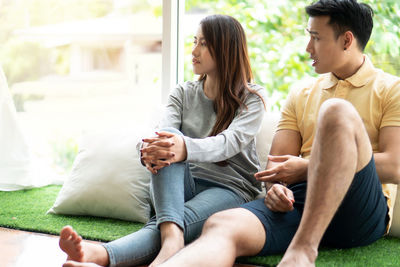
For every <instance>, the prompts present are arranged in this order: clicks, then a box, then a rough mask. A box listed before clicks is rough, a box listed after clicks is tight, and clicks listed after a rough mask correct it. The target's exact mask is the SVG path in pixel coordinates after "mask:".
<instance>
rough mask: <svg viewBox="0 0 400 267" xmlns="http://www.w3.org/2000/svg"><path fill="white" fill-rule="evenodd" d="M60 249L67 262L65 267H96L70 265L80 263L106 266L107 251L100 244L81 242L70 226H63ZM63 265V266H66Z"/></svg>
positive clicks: (107, 262)
mask: <svg viewBox="0 0 400 267" xmlns="http://www.w3.org/2000/svg"><path fill="white" fill-rule="evenodd" d="M59 245H60V248H61V249H62V250H63V251H64V252H65V253H67V255H68V258H67V260H69V261H71V262H67V263H68V264H70V265H65V266H96V265H93V264H92V265H71V264H77V263H74V262H78V263H82V262H86V263H95V264H99V265H100V266H108V264H109V258H108V253H107V250H106V249H105V248H104V247H103V246H102V245H100V244H93V243H89V242H83V241H82V237H80V236H79V235H78V234H77V233H76V232H75V231H74V230H73V229H72V227H71V226H65V227H64V228H63V229H62V230H61V233H60V241H59ZM67 263H65V264H67Z"/></svg>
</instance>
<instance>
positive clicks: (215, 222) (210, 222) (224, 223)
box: [202, 210, 233, 234]
mask: <svg viewBox="0 0 400 267" xmlns="http://www.w3.org/2000/svg"><path fill="white" fill-rule="evenodd" d="M232 219H233V218H232V215H231V214H230V210H224V211H220V212H217V213H214V214H213V215H211V216H210V218H208V219H207V221H206V222H205V223H204V226H203V232H202V233H203V234H209V233H215V232H225V231H227V230H228V228H229V227H230V220H232ZM227 232H228V233H229V232H230V231H229V230H228V231H227Z"/></svg>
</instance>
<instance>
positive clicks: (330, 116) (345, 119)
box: [318, 98, 362, 130]
mask: <svg viewBox="0 0 400 267" xmlns="http://www.w3.org/2000/svg"><path fill="white" fill-rule="evenodd" d="M318 123H319V125H320V127H324V128H329V129H330V130H334V129H335V128H338V129H341V130H344V128H346V127H349V128H353V127H359V124H360V123H361V124H362V121H361V118H360V116H359V115H358V112H357V111H356V109H355V108H354V106H353V105H352V104H351V103H350V102H348V101H346V100H343V99H339V98H331V99H328V100H326V101H325V102H324V103H322V105H321V108H320V110H319V117H318Z"/></svg>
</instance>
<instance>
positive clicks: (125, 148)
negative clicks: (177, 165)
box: [48, 131, 150, 223]
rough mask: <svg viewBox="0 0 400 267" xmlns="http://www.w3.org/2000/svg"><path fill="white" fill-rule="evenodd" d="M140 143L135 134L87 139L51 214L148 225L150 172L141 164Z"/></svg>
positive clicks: (88, 137) (138, 137)
mask: <svg viewBox="0 0 400 267" xmlns="http://www.w3.org/2000/svg"><path fill="white" fill-rule="evenodd" d="M139 140H140V135H139V134H137V133H136V134H135V133H133V132H132V131H117V132H109V133H102V134H91V135H88V136H86V137H85V138H84V140H82V144H81V145H80V149H79V153H78V155H77V157H76V158H75V161H74V164H73V167H72V171H71V174H70V176H69V177H68V178H67V180H66V181H65V182H64V185H63V187H62V188H61V191H60V193H59V194H58V196H57V199H56V201H55V203H54V205H53V207H52V208H51V209H50V210H49V211H48V213H55V214H70V215H91V216H99V217H109V218H116V219H122V220H128V221H137V222H143V223H144V222H146V221H147V220H148V219H149V216H150V204H149V203H150V201H149V198H150V197H149V183H150V172H149V171H147V170H146V169H145V168H144V167H143V166H142V164H141V163H140V159H139V155H138V153H137V150H136V144H137V142H138V141H139Z"/></svg>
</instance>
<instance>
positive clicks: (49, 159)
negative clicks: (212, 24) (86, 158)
mask: <svg viewBox="0 0 400 267" xmlns="http://www.w3.org/2000/svg"><path fill="white" fill-rule="evenodd" d="M161 12H162V0H79V1H78V0H71V1H65V0H33V1H32V0H18V1H11V0H9V1H1V4H0V13H1V14H0V29H1V30H0V32H1V34H0V38H1V42H0V44H1V47H0V60H1V63H2V67H3V70H4V72H5V75H6V77H7V79H8V85H9V88H10V91H11V94H12V96H13V99H14V103H15V106H16V109H17V117H18V121H19V123H20V125H21V127H22V129H23V133H24V135H25V137H26V139H27V140H28V144H29V146H30V147H31V150H32V151H33V152H34V154H35V156H37V157H38V158H41V159H43V160H44V161H45V162H46V164H47V165H48V166H51V168H53V170H55V171H56V172H57V173H61V174H63V173H67V172H68V171H69V170H70V168H71V165H72V162H73V159H74V158H75V155H76V154H77V150H78V142H79V139H80V137H81V136H82V135H83V134H86V133H89V132H98V131H106V130H110V129H116V128H124V127H127V126H133V125H141V124H146V123H148V121H149V117H151V116H152V114H153V113H154V110H157V108H158V107H159V106H160V103H161V89H160V88H161V38H162V17H161Z"/></svg>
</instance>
